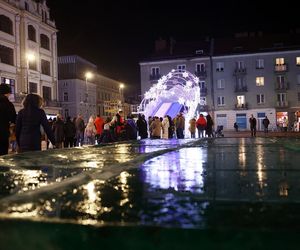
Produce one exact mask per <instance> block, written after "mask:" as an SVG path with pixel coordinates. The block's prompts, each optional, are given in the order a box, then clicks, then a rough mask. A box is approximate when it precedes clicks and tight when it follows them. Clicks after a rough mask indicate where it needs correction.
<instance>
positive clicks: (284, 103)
mask: <svg viewBox="0 0 300 250" xmlns="http://www.w3.org/2000/svg"><path fill="white" fill-rule="evenodd" d="M288 106H289V102H288V101H281V102H279V101H277V102H276V107H277V108H287V107H288Z"/></svg>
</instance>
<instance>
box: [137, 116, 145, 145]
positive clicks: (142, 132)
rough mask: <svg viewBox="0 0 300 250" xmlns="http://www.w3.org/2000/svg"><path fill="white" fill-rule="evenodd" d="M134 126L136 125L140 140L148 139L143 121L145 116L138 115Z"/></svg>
mask: <svg viewBox="0 0 300 250" xmlns="http://www.w3.org/2000/svg"><path fill="white" fill-rule="evenodd" d="M136 125H137V128H138V131H139V136H140V137H141V139H146V138H148V128H147V121H146V119H145V115H141V114H139V117H138V120H137V122H136Z"/></svg>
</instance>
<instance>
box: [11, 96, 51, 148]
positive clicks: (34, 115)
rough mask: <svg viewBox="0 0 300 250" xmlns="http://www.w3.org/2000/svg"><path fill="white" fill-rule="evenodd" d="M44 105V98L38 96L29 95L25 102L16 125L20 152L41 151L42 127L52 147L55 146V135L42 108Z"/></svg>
mask: <svg viewBox="0 0 300 250" xmlns="http://www.w3.org/2000/svg"><path fill="white" fill-rule="evenodd" d="M42 103H43V99H42V97H41V96H39V95H36V94H28V95H27V96H26V97H25V99H24V101H23V107H24V108H23V109H21V110H20V111H19V113H18V116H17V123H16V138H17V144H18V147H19V148H18V151H19V152H26V151H40V150H41V126H42V127H43V130H44V131H45V133H46V135H47V138H48V139H49V140H50V142H51V143H52V145H55V138H54V133H53V131H52V129H51V127H50V125H49V122H48V120H47V116H46V113H45V111H44V110H43V109H42V108H41V106H42Z"/></svg>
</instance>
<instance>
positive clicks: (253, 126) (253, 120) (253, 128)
mask: <svg viewBox="0 0 300 250" xmlns="http://www.w3.org/2000/svg"><path fill="white" fill-rule="evenodd" d="M249 123H250V130H251V136H252V137H255V136H256V118H255V117H254V116H253V115H251V117H250V118H249Z"/></svg>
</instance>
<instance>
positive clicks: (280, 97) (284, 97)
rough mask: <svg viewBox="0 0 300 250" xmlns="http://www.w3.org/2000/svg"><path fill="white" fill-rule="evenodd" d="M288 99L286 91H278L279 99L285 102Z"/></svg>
mask: <svg viewBox="0 0 300 250" xmlns="http://www.w3.org/2000/svg"><path fill="white" fill-rule="evenodd" d="M286 100H287V98H286V93H278V94H277V101H278V102H280V103H283V102H285V101H286Z"/></svg>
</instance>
